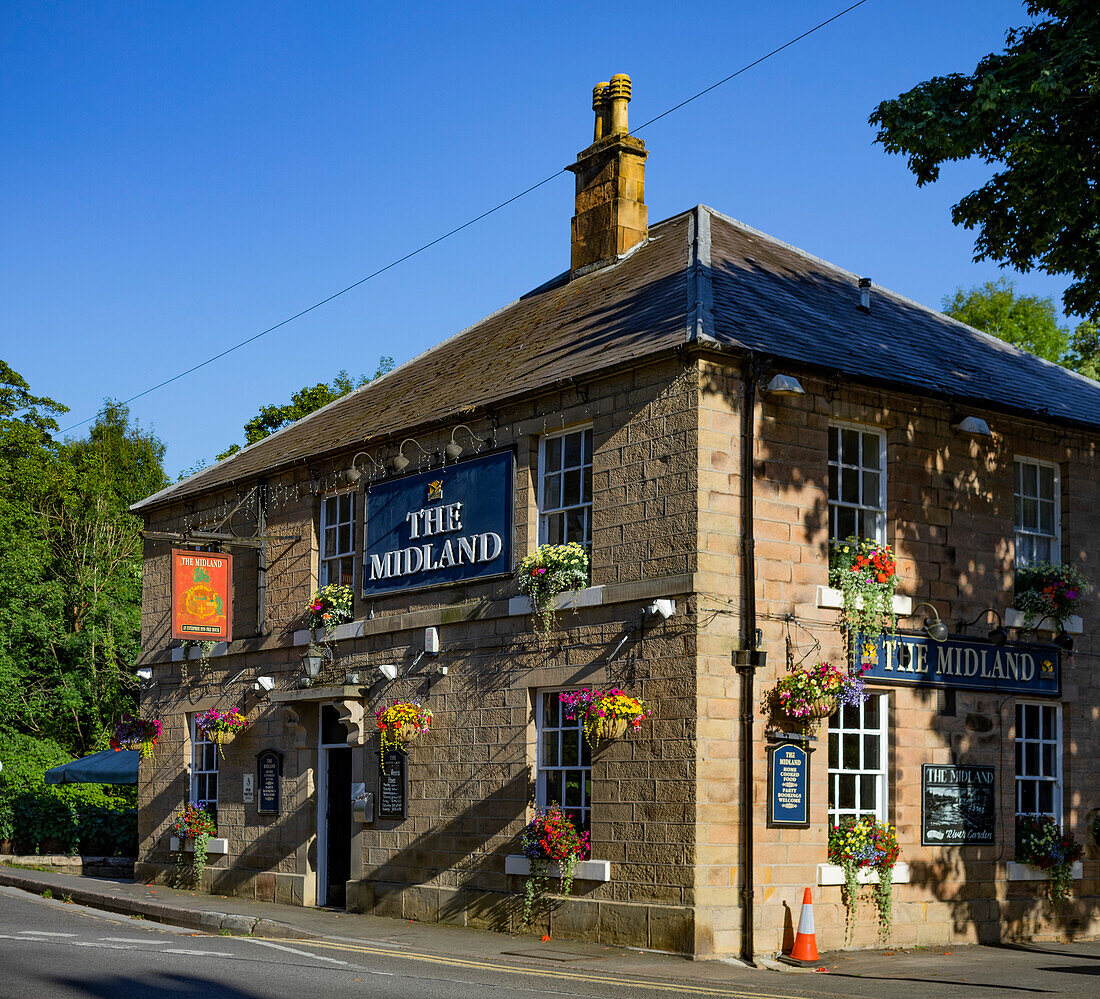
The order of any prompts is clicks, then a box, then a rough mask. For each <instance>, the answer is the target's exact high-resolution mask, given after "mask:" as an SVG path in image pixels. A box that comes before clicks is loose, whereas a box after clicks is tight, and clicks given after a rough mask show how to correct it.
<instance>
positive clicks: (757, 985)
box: [0, 866, 1100, 997]
mask: <svg viewBox="0 0 1100 999" xmlns="http://www.w3.org/2000/svg"><path fill="white" fill-rule="evenodd" d="M0 885H8V886H11V887H14V888H19V889H21V890H23V891H26V892H30V893H33V894H35V895H41V894H42V893H43V892H44V891H49V892H50V894H51V895H52V896H53V898H54V899H62V900H65V899H71V900H72V902H73V903H76V904H82V905H87V906H91V907H93V908H96V909H100V910H106V911H108V912H114V913H121V914H124V915H129V916H135V917H140V918H143V919H146V920H150V921H157V922H161V923H165V924H171V925H175V926H183V927H189V928H192V929H194V930H198V931H201V932H207V933H213V934H219V933H221V934H226V933H228V934H234V935H251V936H253V937H257V938H266V939H281V940H298V941H315V942H316V943H315V947H314V948H311V949H315V950H316V952H317V953H328V952H332V953H336V952H337V951H339V950H340V949H344V950H347V951H349V952H351V951H354V952H355V953H371V954H374V955H375V956H376V957H381V956H389V957H391V958H402V957H404V958H406V959H408V960H413V959H421V960H429V961H431V960H434V961H438V962H443V963H446V962H454V961H461V962H463V964H464V965H466V966H471V967H472V966H477V967H480V968H483V969H489V968H495V969H500V968H513V969H518V968H521V967H531V966H534V967H542V968H543V969H546V968H555V967H556V968H558V969H562V970H563V971H564V969H573V970H574V971H575V969H577V968H592V969H595V968H598V969H599V973H600V975H601V976H609V980H610V979H615V980H617V981H618V982H620V983H622V984H626V983H628V982H629V983H632V984H633V985H634V986H635V987H636V988H639V989H642V990H643V991H644V990H645V985H646V984H647V983H648V985H649V987H658V988H665V989H667V988H668V987H669V986H674V987H676V986H678V987H679V990H680V991H683V992H685V993H687V992H693V991H695V990H696V989H702V990H704V991H710V990H714V991H715V992H725V991H726V990H729V989H733V990H734V991H737V990H740V994H741V995H756V996H767V995H776V994H778V993H782V994H785V995H798V996H809V995H830V996H836V995H850V996H883V997H889V996H893V995H897V996H899V997H900V996H903V995H909V994H911V990H912V987H913V985H914V983H921V985H922V986H923V988H922V992H923V994H924V995H925V996H929V997H932V996H960V995H973V996H975V997H978V996H984V995H986V994H994V993H996V994H1009V993H1012V992H1017V993H1019V992H1027V993H1036V994H1042V995H1067V996H1070V995H1080V996H1089V997H1092V996H1093V995H1095V983H1096V980H1097V978H1096V976H1098V975H1100V944H1097V943H1084V944H1062V945H1034V946H1029V945H1019V946H1003V947H966V946H963V947H954V948H933V949H919V950H897V951H895V950H889V951H856V952H844V953H838V954H824V955H822V961H821V963H820V965H819V968H820V969H821V972H822V973H817V974H814V973H809V974H806V973H803V974H799V973H793V974H784V975H780V974H776V973H773V972H771V971H766V970H761V969H758V968H746V967H744V966H739V965H737V964H734V963H726V962H722V961H690V960H687V959H684V958H680V957H674V956H670V955H664V954H654V953H646V952H641V951H633V950H625V949H621V948H613V947H606V946H603V945H599V944H589V943H584V942H577V941H542V940H540V939H538V938H537V937H533V936H530V937H525V936H507V935H504V934H499V933H491V932H488V931H481V930H473V929H469V928H465V927H452V926H446V925H430V924H423V923H411V922H406V921H404V920H398V919H388V918H384V917H380V916H368V915H358V914H351V913H342V912H334V911H331V910H324V909H312V908H302V907H297V906H284V905H276V904H274V903H263V902H254V901H250V900H247V899H235V898H226V897H222V896H216V895H205V894H200V893H196V892H187V891H177V890H174V889H171V888H166V887H163V886H148V885H142V884H134V883H132V882H128V881H121V880H111V879H103V878H95V877H87V876H79V875H71V874H59V873H56V872H51V871H34V870H26V869H22V868H12V867H8V866H0ZM769 963H770V962H769ZM777 968H778V966H777ZM662 983H663V984H662Z"/></svg>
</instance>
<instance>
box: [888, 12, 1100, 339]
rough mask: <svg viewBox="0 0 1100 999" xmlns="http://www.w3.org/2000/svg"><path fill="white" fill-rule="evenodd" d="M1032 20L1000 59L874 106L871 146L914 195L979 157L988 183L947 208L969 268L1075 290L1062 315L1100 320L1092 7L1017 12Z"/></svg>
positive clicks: (1098, 39)
mask: <svg viewBox="0 0 1100 999" xmlns="http://www.w3.org/2000/svg"><path fill="white" fill-rule="evenodd" d="M1025 6H1026V8H1027V11H1028V13H1029V14H1030V15H1032V16H1033V17H1036V18H1040V20H1038V21H1036V22H1035V23H1032V24H1030V25H1028V26H1025V27H1022V28H1016V29H1013V30H1011V31H1009V32H1008V35H1007V42H1006V47H1005V50H1004V51H1003V52H1000V53H991V54H990V55H987V56H985V58H983V59H982V60H981V61H980V62H979V63H978V66H977V68H976V69H975V70H974V72H973V73H971V74H970V75H963V74H959V73H953V74H951V75H949V76H938V77H935V78H934V79H931V80H927V81H925V82H924V83H921V84H919V85H917V86H916V87H914V88H913V89H912V90H909V91H907V92H906V93H904V94H901V95H900V96H899V97H897V98H895V99H893V100H888V101H883V102H882V103H881V104H879V106H878V107H877V108H876V109H875V111H874V113H873V114H872V115H871V117H870V121H871V124H873V125H877V126H879V131H878V135H877V136H876V141H877V142H880V143H881V144H882V145H883V147H884V148H885V149H886V150H887V151H888V152H891V153H903V154H904V155H906V156H907V157H908V163H909V169H910V170H911V171H912V172H913V174H914V175H915V176H916V180H917V184H918V185H924V184H928V183H931V182H933V181H935V180H936V179H937V178H938V177H939V173H940V167H941V166H942V165H943V164H944V163H947V162H951V161H954V160H965V159H969V158H971V157H974V156H977V157H980V158H981V159H983V160H984V161H985V162H986V163H988V164H990V165H992V166H995V167H996V169H997V172H995V173H994V175H993V177H992V178H991V179H990V180H989V182H988V183H986V184H984V185H983V186H982V187H980V188H979V189H978V190H976V191H972V192H971V193H970V194H968V195H966V197H964V198H963V199H962V200H961V201H960V202H959V203H958V204H957V205H955V206H954V207H953V208H952V211H951V217H952V221H953V222H954V223H955V224H956V225H962V226H965V227H966V228H967V229H977V231H978V235H977V239H976V242H975V249H976V256H975V259H976V260H984V259H987V258H988V259H992V260H999V261H1003V262H1005V263H1008V264H1011V265H1012V266H1013V267H1015V268H1016V269H1017V270H1019V271H1023V272H1026V271H1028V270H1030V269H1031V268H1032V267H1038V268H1039V269H1040V270H1043V271H1046V272H1047V273H1049V274H1067V275H1070V276H1071V277H1072V278H1073V281H1072V283H1071V284H1070V285H1069V286H1068V287H1067V288H1066V291H1065V295H1064V299H1063V300H1064V303H1065V308H1066V311H1067V312H1068V313H1070V314H1074V315H1080V316H1087V317H1090V318H1094V319H1095V318H1096V317H1097V316H1098V315H1100V198H1097V196H1096V192H1097V185H1098V184H1100V155H1098V151H1097V122H1098V121H1100V4H1097V3H1096V0H1061V2H1048V3H1038V2H1035V0H1028V2H1027V3H1026V4H1025Z"/></svg>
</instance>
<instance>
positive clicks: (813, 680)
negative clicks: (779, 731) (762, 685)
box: [772, 662, 870, 724]
mask: <svg viewBox="0 0 1100 999" xmlns="http://www.w3.org/2000/svg"><path fill="white" fill-rule="evenodd" d="M868 669H870V663H864V664H863V666H862V667H861V668H860V669H859V670H858V671H856V672H854V673H853V672H849V671H847V670H842V669H839V668H838V667H836V666H833V665H832V664H831V663H827V662H819V663H816V664H815V665H813V666H806V667H803V668H802V669H796V670H793V671H792V672H790V673H788V674H787V675H786V676H785V677H783V678H782V679H781V680H780V681H779V683H777V684H776V686H775V690H774V691H772V695H773V697H772V702H773V705H774V707H776V708H778V709H779V711H780V712H781V713H782V714H784V715H786V716H787V717H788V718H791V719H793V720H795V721H797V722H802V723H803V724H805V723H807V722H809V721H811V720H818V719H821V718H828V717H829V715H831V714H832V713H833V712H834V711H836V709H837V707H838V706H839V705H840V703H841V702H843V703H845V704H862V703H863V702H864V701H865V700H866V699H867V694H866V692H865V691H864V689H863V673H864V672H865V671H866V670H868Z"/></svg>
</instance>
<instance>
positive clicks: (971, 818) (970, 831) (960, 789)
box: [920, 763, 997, 846]
mask: <svg viewBox="0 0 1100 999" xmlns="http://www.w3.org/2000/svg"><path fill="white" fill-rule="evenodd" d="M921 791H922V794H921V837H920V841H921V845H922V846H966V845H968V844H970V845H975V844H978V843H992V842H993V841H994V839H995V838H996V830H997V808H996V799H995V798H994V796H993V767H974V766H954V765H950V766H946V765H945V766H938V765H936V764H933V763H926V764H925V765H924V766H923V767H921Z"/></svg>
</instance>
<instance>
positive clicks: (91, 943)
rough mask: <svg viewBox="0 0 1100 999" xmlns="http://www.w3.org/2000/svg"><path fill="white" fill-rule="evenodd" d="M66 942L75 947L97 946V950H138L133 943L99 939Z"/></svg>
mask: <svg viewBox="0 0 1100 999" xmlns="http://www.w3.org/2000/svg"><path fill="white" fill-rule="evenodd" d="M65 943H67V944H72V946H74V947H95V948H96V949H97V950H137V947H135V946H133V945H132V944H109V943H100V942H99V941H98V940H66V941H65Z"/></svg>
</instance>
